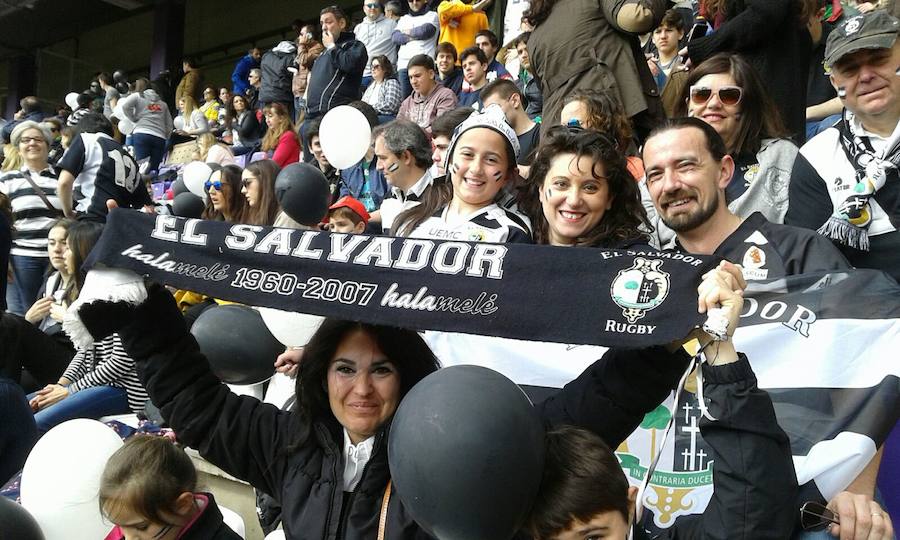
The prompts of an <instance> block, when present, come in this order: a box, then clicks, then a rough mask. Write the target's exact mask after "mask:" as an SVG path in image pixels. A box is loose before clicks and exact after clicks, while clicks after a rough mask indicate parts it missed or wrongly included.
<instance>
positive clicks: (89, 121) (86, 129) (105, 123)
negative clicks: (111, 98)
mask: <svg viewBox="0 0 900 540" xmlns="http://www.w3.org/2000/svg"><path fill="white" fill-rule="evenodd" d="M78 133H79V134H81V133H106V134H107V135H109V136H110V137H112V136H113V126H112V124H111V123H110V122H109V119H108V118H107V117H105V116H103V114H101V113H97V112H89V113H87V114H86V115H84V116H82V117H81V120H79V121H78Z"/></svg>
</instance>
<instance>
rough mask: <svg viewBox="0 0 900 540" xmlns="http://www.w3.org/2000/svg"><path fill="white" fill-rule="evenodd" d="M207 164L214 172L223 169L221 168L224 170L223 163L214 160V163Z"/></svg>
mask: <svg viewBox="0 0 900 540" xmlns="http://www.w3.org/2000/svg"><path fill="white" fill-rule="evenodd" d="M206 165H207V166H209V170H211V171H212V172H216V171H221V170H222V164H221V163H215V162H213V163H207V164H206Z"/></svg>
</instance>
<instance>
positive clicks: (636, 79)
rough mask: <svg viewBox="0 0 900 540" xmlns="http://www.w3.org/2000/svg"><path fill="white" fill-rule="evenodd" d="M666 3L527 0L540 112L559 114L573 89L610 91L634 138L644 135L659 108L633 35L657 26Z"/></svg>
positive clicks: (546, 115) (551, 115)
mask: <svg viewBox="0 0 900 540" xmlns="http://www.w3.org/2000/svg"><path fill="white" fill-rule="evenodd" d="M665 6H666V2H664V1H660V0H649V1H647V0H641V1H638V0H626V1H613V0H601V1H600V2H599V4H598V3H597V2H595V1H594V2H592V1H590V0H532V2H531V7H530V8H529V10H528V11H527V12H526V15H525V17H526V19H527V21H528V23H529V24H531V25H533V26H534V30H533V31H532V32H531V37H530V38H529V40H528V58H529V61H530V64H531V68H532V69H531V71H532V73H534V75H535V76H536V77H537V78H538V79H539V80H540V81H541V94H542V95H543V97H544V114H543V117H544V118H558V117H559V113H560V111H561V110H562V107H563V101H564V99H565V98H566V97H567V96H569V95H571V94H572V93H573V92H575V91H576V90H605V91H612V92H613V93H615V94H616V97H617V98H618V99H619V101H620V102H621V103H622V105H623V106H624V108H625V113H626V114H627V115H628V117H629V118H630V119H631V121H632V122H633V124H634V129H635V131H636V132H637V134H638V138H640V139H642V138H643V137H644V136H646V135H647V133H649V131H650V129H651V127H652V126H653V125H655V124H656V123H657V122H658V121H659V120H661V119H662V118H663V110H662V104H661V103H660V101H659V90H658V89H657V87H656V81H655V80H654V79H653V75H652V74H651V73H650V68H649V67H647V59H646V58H645V57H644V54H643V52H641V50H640V46H639V42H638V37H637V36H638V35H640V34H644V33H647V32H650V31H651V30H653V29H654V28H656V26H657V25H658V24H659V21H660V19H661V18H662V16H663V13H665ZM553 123H554V122H544V123H543V126H544V127H543V128H542V129H547V126H549V125H552V124H553Z"/></svg>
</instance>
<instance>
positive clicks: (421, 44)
mask: <svg viewBox="0 0 900 540" xmlns="http://www.w3.org/2000/svg"><path fill="white" fill-rule="evenodd" d="M438 28H440V23H439V22H438V15H437V13H436V12H434V11H429V10H428V2H427V0H410V1H409V13H407V14H406V15H404V16H403V17H401V18H400V21H399V22H397V28H396V29H395V30H394V33H393V36H392V39H393V41H394V43H395V44H397V45H399V46H400V49H399V50H398V51H397V73H398V75H397V78H398V80H399V81H400V91H401V92H402V93H403V97H404V98H405V97H407V96H408V95H409V94H410V93H412V86H410V84H409V76H408V74H407V66H408V64H409V61H410V60H411V59H412V58H413V57H414V56H416V55H419V54H424V55H427V56H430V57H431V58H434V52H435V48H436V46H437V34H438Z"/></svg>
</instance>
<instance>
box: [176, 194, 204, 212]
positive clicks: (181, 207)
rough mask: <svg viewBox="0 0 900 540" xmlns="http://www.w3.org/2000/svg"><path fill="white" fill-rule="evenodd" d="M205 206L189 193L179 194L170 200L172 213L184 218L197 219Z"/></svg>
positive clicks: (201, 200)
mask: <svg viewBox="0 0 900 540" xmlns="http://www.w3.org/2000/svg"><path fill="white" fill-rule="evenodd" d="M205 207H206V204H205V203H204V202H203V199H201V198H200V197H198V196H196V195H194V194H193V193H191V192H190V191H186V192H184V193H179V194H178V195H175V198H174V199H172V213H173V214H175V215H176V216H181V217H186V218H195V219H196V218H199V217H200V214H202V213H203V209H204V208H205Z"/></svg>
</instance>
